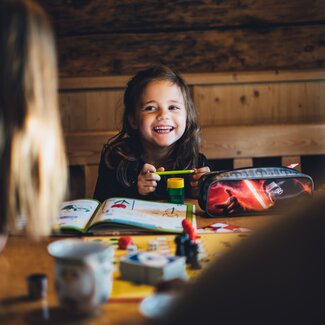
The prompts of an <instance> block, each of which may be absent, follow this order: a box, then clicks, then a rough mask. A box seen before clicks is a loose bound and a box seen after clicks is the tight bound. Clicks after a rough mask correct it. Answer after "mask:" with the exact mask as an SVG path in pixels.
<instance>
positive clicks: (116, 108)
mask: <svg viewBox="0 0 325 325" xmlns="http://www.w3.org/2000/svg"><path fill="white" fill-rule="evenodd" d="M123 92H124V91H123V90H119V89H105V90H79V91H69V92H67V91H64V92H60V96H59V98H60V111H61V116H62V125H63V129H64V130H66V131H87V130H116V129H119V128H120V127H121V121H122V113H123V112H122V108H123V106H122V102H123Z"/></svg>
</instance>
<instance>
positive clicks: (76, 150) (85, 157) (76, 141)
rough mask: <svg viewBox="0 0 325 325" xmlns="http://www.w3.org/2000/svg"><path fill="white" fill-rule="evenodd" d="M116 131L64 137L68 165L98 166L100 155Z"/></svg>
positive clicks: (74, 134)
mask: <svg viewBox="0 0 325 325" xmlns="http://www.w3.org/2000/svg"><path fill="white" fill-rule="evenodd" d="M116 133H117V132H116V131H106V132H98V131H97V132H74V133H68V134H66V135H65V141H66V146H67V155H68V159H69V164H70V165H91V164H99V159H100V153H101V152H102V149H103V146H104V144H105V143H107V140H108V139H109V138H111V137H112V136H114V135H115V134H116Z"/></svg>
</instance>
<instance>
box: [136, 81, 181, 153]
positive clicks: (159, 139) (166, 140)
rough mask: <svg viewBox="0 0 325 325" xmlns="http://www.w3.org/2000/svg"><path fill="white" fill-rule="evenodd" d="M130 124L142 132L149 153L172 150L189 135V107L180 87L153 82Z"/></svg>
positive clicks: (143, 94) (146, 90) (144, 144)
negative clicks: (186, 134) (187, 113)
mask: <svg viewBox="0 0 325 325" xmlns="http://www.w3.org/2000/svg"><path fill="white" fill-rule="evenodd" d="M130 124H131V126H132V127H133V128H134V129H137V130H139V133H140V135H141V141H142V144H143V146H144V149H145V150H154V149H158V148H159V149H162V148H168V147H169V146H170V145H172V144H174V143H175V142H176V141H177V140H179V139H180V138H181V137H182V135H183V134H184V132H185V127H186V108H185V104H184V98H183V95H182V93H181V91H180V89H179V87H178V86H177V85H175V84H172V83H171V82H170V81H165V80H162V81H152V82H150V83H149V84H148V85H147V87H146V88H145V89H144V91H143V93H142V96H141V97H140V102H139V104H138V106H137V108H136V115H135V117H132V118H130Z"/></svg>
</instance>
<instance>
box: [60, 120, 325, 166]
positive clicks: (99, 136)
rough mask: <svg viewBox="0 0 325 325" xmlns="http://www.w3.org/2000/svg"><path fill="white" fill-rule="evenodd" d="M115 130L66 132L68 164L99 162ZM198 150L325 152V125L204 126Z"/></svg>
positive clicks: (234, 154)
mask: <svg viewBox="0 0 325 325" xmlns="http://www.w3.org/2000/svg"><path fill="white" fill-rule="evenodd" d="M115 134H116V131H107V132H98V131H97V132H75V133H69V134H66V136H65V139H66V145H67V152H68V158H69V164H70V165H91V164H98V162H99V158H100V153H101V151H102V148H103V145H104V144H105V143H106V142H107V139H109V138H110V137H112V136H113V135H115ZM201 151H202V152H203V153H204V154H205V155H206V156H207V158H208V159H226V158H253V157H275V156H301V155H322V154H325V124H293V125H290V124H287V125H257V126H228V127H227V126H225V127H220V126H216V127H205V128H202V130H201Z"/></svg>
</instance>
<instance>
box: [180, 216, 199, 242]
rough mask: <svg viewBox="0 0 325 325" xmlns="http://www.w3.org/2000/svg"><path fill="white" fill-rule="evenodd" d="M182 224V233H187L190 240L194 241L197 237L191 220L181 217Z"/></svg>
mask: <svg viewBox="0 0 325 325" xmlns="http://www.w3.org/2000/svg"><path fill="white" fill-rule="evenodd" d="M182 226H183V233H184V234H188V237H189V239H190V240H193V241H196V239H197V238H198V237H197V235H196V229H195V228H194V227H193V225H192V223H191V221H190V220H188V219H183V221H182Z"/></svg>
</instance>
